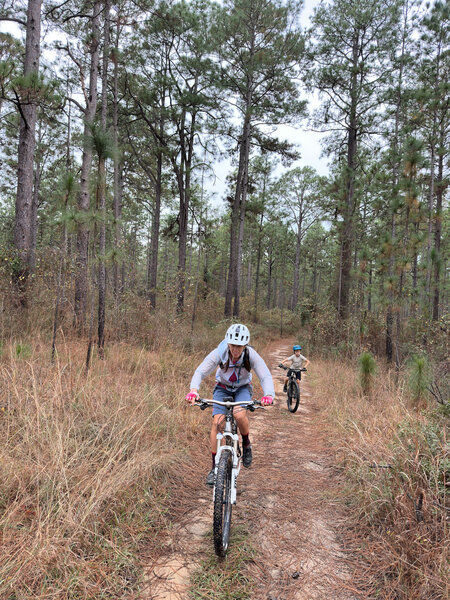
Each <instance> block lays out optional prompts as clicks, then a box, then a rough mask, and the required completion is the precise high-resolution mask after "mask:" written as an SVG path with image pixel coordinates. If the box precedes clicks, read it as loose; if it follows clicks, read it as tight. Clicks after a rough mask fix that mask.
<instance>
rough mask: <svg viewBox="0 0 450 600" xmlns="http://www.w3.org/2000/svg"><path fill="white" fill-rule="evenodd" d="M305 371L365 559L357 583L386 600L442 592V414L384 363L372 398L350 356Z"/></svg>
mask: <svg viewBox="0 0 450 600" xmlns="http://www.w3.org/2000/svg"><path fill="white" fill-rule="evenodd" d="M311 371H312V373H311V377H312V379H313V381H314V384H315V387H316V393H317V395H318V397H319V398H320V400H321V403H322V406H323V407H324V409H325V411H326V414H327V415H328V427H329V439H330V444H332V445H333V446H334V448H335V451H336V453H337V455H338V456H339V464H340V466H341V468H342V469H343V472H344V474H345V480H346V481H347V487H346V489H345V490H344V492H343V500H345V502H346V503H347V504H348V505H349V506H350V507H351V510H352V511H353V514H354V517H355V522H354V529H353V533H354V534H355V540H357V547H358V551H359V553H360V554H361V555H362V556H363V558H364V560H365V562H366V564H367V570H366V572H365V576H364V579H362V580H361V581H359V584H360V587H361V588H363V589H365V590H366V592H367V593H368V595H369V596H370V597H376V598H383V599H389V600H391V599H397V600H432V599H435V600H437V599H440V600H443V599H444V598H448V593H449V579H448V557H449V554H448V551H449V542H450V537H449V529H448V515H449V510H450V502H449V496H448V486H449V481H448V470H449V455H448V445H447V444H448V416H446V415H445V413H444V412H443V411H442V410H441V409H440V408H439V407H438V405H437V404H436V405H434V404H433V399H430V400H429V401H428V405H427V406H426V408H424V409H423V410H417V409H416V408H415V407H414V401H413V399H412V398H411V397H410V396H409V395H408V394H409V392H408V385H407V382H406V380H405V382H403V381H402V380H401V381H400V383H398V384H397V383H396V382H395V377H394V376H393V374H392V373H390V372H389V371H388V370H387V369H385V370H384V371H383V369H380V370H379V374H378V377H377V379H376V381H375V383H374V386H373V390H372V394H371V398H370V399H368V398H367V397H365V396H363V395H361V393H360V388H359V382H358V368H357V364H356V361H355V364H354V365H352V364H344V363H342V362H337V361H325V360H324V361H321V362H317V363H316V362H315V363H314V369H311ZM355 547H356V545H355ZM372 595H373V596H372Z"/></svg>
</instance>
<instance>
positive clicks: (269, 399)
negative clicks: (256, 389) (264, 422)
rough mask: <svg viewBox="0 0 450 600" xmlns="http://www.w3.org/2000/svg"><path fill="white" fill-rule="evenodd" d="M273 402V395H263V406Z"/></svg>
mask: <svg viewBox="0 0 450 600" xmlns="http://www.w3.org/2000/svg"><path fill="white" fill-rule="evenodd" d="M272 403H273V398H272V396H263V397H262V398H261V404H262V406H269V405H270V404H272Z"/></svg>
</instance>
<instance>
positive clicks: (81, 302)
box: [74, 0, 102, 334]
mask: <svg viewBox="0 0 450 600" xmlns="http://www.w3.org/2000/svg"><path fill="white" fill-rule="evenodd" d="M101 8H102V7H101V2H100V0H96V1H95V3H94V6H93V10H92V23H91V47H90V71H89V96H88V98H87V102H86V107H85V111H84V119H85V121H84V123H85V124H84V144H83V156H82V162H81V178H80V192H79V194H78V210H79V211H80V213H84V214H86V213H87V212H88V211H89V208H90V194H89V179H90V173H91V166H92V150H91V144H90V142H89V136H90V130H91V127H92V123H93V121H94V117H95V113H96V110H97V80H98V65H99V40H100V13H101ZM88 245H89V228H88V225H87V223H86V222H85V219H81V222H80V224H79V226H78V232H77V257H76V266H75V271H76V272H75V304H74V309H75V322H74V325H75V327H76V329H77V331H78V333H79V334H81V333H82V332H83V330H84V328H85V324H86V303H87V281H88Z"/></svg>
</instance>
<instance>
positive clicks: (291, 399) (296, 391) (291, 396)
mask: <svg viewBox="0 0 450 600" xmlns="http://www.w3.org/2000/svg"><path fill="white" fill-rule="evenodd" d="M278 366H279V367H280V368H281V369H284V370H285V371H288V369H289V367H286V366H285V365H283V364H282V363H280V364H279V365H278ZM299 370H300V371H302V372H303V371H306V369H304V368H303V369H299ZM299 404H300V387H299V385H298V383H297V376H296V374H295V371H292V370H291V372H290V373H289V379H288V382H287V407H288V410H289V412H291V413H295V411H296V410H297V408H298V405H299Z"/></svg>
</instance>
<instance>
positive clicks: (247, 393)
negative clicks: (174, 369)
mask: <svg viewBox="0 0 450 600" xmlns="http://www.w3.org/2000/svg"><path fill="white" fill-rule="evenodd" d="M249 342H250V332H249V330H248V328H247V327H246V326H245V325H242V323H236V324H234V325H231V327H229V328H228V330H227V332H226V334H225V339H224V340H223V341H222V342H221V343H220V344H219V345H218V346H217V348H215V349H214V350H213V351H212V352H210V353H209V354H208V356H207V357H206V358H205V359H204V360H203V362H202V363H201V364H200V365H199V366H198V367H197V369H196V370H195V373H194V375H193V377H192V380H191V391H190V392H189V394H187V396H186V400H187V401H188V402H189V403H190V404H194V402H195V401H196V400H197V399H198V398H199V394H198V390H199V388H200V384H201V382H202V380H203V379H204V378H205V377H206V376H207V375H209V374H210V373H212V372H213V371H214V369H217V370H216V385H215V387H214V392H213V399H214V400H219V401H223V399H224V398H225V397H227V396H232V397H233V400H234V401H235V402H237V401H242V400H250V399H251V396H252V385H251V381H252V374H251V369H254V370H255V373H256V374H257V375H258V378H259V380H260V382H261V386H262V388H263V392H264V396H263V397H262V398H261V404H263V405H269V404H272V402H273V397H274V396H275V390H274V386H273V380H272V375H271V374H270V371H269V369H268V368H267V365H266V363H265V362H264V360H263V359H262V358H261V356H260V355H259V354H258V353H257V352H256V350H254V349H253V348H252V347H251V346H249V345H248V343H249ZM224 414H226V408H225V407H224V406H218V405H214V406H213V424H212V427H211V435H210V439H211V454H212V469H211V471H210V472H209V473H208V475H207V477H206V484H207V485H214V466H215V465H214V463H215V457H216V432H217V426H218V422H219V420H220V418H221V415H224ZM234 416H235V418H236V421H237V424H238V427H239V431H240V432H241V436H242V447H243V457H242V463H243V465H244V467H249V466H250V465H251V463H252V458H253V457H252V446H251V443H250V438H249V432H250V427H249V420H248V415H247V411H246V410H242V411H236V412H235V413H234Z"/></svg>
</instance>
